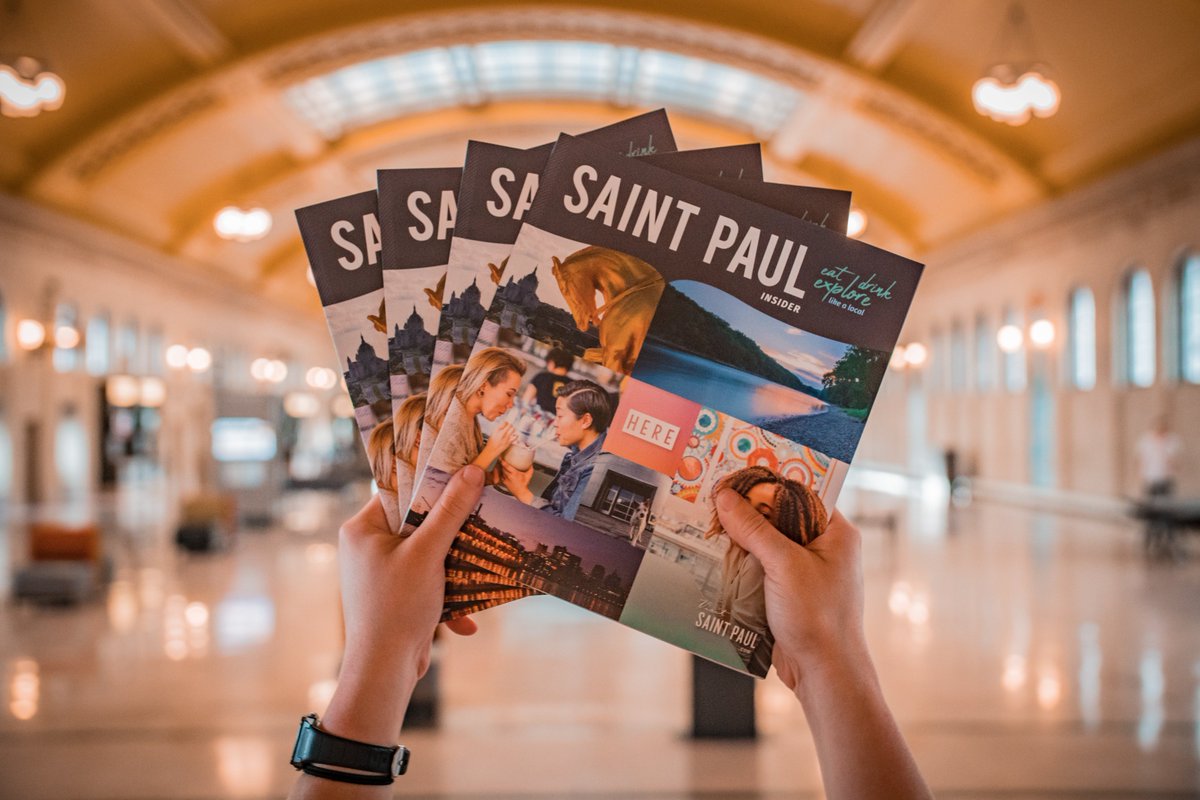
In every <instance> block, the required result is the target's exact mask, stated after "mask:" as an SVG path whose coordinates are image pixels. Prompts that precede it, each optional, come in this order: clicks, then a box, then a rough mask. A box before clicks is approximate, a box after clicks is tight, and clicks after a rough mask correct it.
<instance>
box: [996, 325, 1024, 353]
mask: <svg viewBox="0 0 1200 800" xmlns="http://www.w3.org/2000/svg"><path fill="white" fill-rule="evenodd" d="M1023 344H1025V334H1023V333H1022V332H1021V329H1020V328H1018V327H1017V326H1016V325H1002V326H1001V327H1000V330H998V331H996V345H997V346H998V347H999V348H1000V351H1001V352H1003V353H1008V354H1009V355H1012V354H1013V353H1015V352H1017V351H1018V350H1020V349H1021V346H1022V345H1023Z"/></svg>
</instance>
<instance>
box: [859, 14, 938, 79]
mask: <svg viewBox="0 0 1200 800" xmlns="http://www.w3.org/2000/svg"><path fill="white" fill-rule="evenodd" d="M927 3H928V0H877V2H876V3H875V5H874V6H873V7H872V8H871V12H870V13H869V14H867V18H866V19H865V20H863V24H862V25H860V26H859V28H858V31H857V32H856V33H855V34H854V38H853V39H851V40H850V44H848V45H846V53H845V55H846V58H847V59H849V60H850V61H851V62H852V63H854V64H855V65H857V66H859V67H861V68H863V69H865V70H867V71H869V72H881V71H882V70H883V69H884V67H886V66H887V65H888V64H889V63H891V60H892V59H893V58H894V57H895V56H896V53H897V52H899V50H900V48H901V47H902V46H903V45H904V42H905V41H906V40H907V39H908V34H909V33H910V32H911V31H912V27H913V25H914V24H915V23H916V21H917V19H918V18H919V17H920V16H921V10H922V9H923V7H924V6H925V5H926V4H927Z"/></svg>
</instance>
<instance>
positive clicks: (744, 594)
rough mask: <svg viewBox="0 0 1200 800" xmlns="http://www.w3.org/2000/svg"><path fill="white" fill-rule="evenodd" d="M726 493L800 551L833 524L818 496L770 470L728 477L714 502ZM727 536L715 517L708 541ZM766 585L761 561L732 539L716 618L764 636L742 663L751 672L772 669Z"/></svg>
mask: <svg viewBox="0 0 1200 800" xmlns="http://www.w3.org/2000/svg"><path fill="white" fill-rule="evenodd" d="M724 489H732V490H733V491H735V492H737V493H738V494H740V495H741V496H742V497H744V498H746V501H747V502H748V503H749V504H750V505H751V506H752V507H753V508H754V510H755V511H757V512H758V513H759V514H761V515H762V516H763V517H764V518H766V520H767V521H768V522H770V523H771V524H772V525H773V526H775V528H777V529H778V530H779V532H780V533H782V534H783V535H784V536H786V537H787V538H789V539H791V540H792V541H793V542H796V543H797V544H799V545H801V546H805V545H808V543H809V542H811V541H812V540H813V539H815V538H816V537H817V536H819V535H820V534H821V532H822V531H824V530H825V525H826V523H827V522H828V515H827V514H826V511H825V505H824V503H822V502H821V498H820V497H818V496H817V493H816V492H814V491H813V490H812V489H810V488H808V487H807V486H805V485H804V484H803V483H800V482H799V481H794V480H790V479H788V478H785V477H783V476H782V475H780V474H779V473H777V472H775V471H774V470H773V469H770V468H769V467H762V466H754V467H743V468H742V469H739V470H737V471H736V472H731V473H729V474H728V475H726V476H725V477H723V478H721V479H720V480H719V481H717V483H716V484H715V485H714V486H713V489H712V497H713V498H714V499H715V498H716V496H717V495H718V494H720V493H721V491H723V490H724ZM724 533H725V529H724V528H723V527H722V526H721V520H720V518H719V517H718V516H717V514H716V512H715V511H714V512H713V518H712V523H711V524H710V525H709V528H708V531H707V532H706V533H705V538H706V539H708V538H712V537H714V536H720V535H722V534H724ZM764 579H765V575H764V573H763V568H762V564H760V563H759V561H758V559H756V558H755V557H754V556H752V555H751V554H750V553H748V552H746V550H744V549H743V548H742V547H741V546H739V545H738V544H736V543H735V542H734V541H733V540H732V539H730V540H729V549H728V550H726V551H725V562H724V564H723V569H722V581H721V593H720V595H719V597H718V599H717V607H716V612H717V614H719V615H721V616H722V617H724V618H725V619H727V620H729V621H730V622H732V623H733V624H735V625H738V626H739V627H741V628H744V629H747V630H751V631H754V632H755V633H758V634H760V635H759V638H758V642H757V644H756V645H755V646H754V647H753V648H746V649H745V650H746V651H745V652H743V653H742V657H743V658H745V659H746V660H747V665H748V666H749V665H752V664H755V663H759V664H761V665H762V666H763V667H764V669H765V667H766V666H768V665H770V662H771V649H772V647H773V646H774V643H775V642H774V637H772V636H771V631H770V629H769V628H768V627H767V606H766V597H765V596H764V594H763V582H764ZM739 649H742V648H739Z"/></svg>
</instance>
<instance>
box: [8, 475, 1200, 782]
mask: <svg viewBox="0 0 1200 800" xmlns="http://www.w3.org/2000/svg"><path fill="white" fill-rule="evenodd" d="M845 505H846V506H848V507H850V508H855V507H857V510H858V513H859V515H860V518H861V519H864V520H868V521H871V520H879V519H880V518H882V517H883V516H884V515H885V513H891V512H895V513H896V514H897V521H898V526H897V530H896V532H894V533H889V532H888V531H887V529H886V528H885V527H883V526H880V525H878V524H875V523H874V522H870V524H865V525H864V531H865V537H866V548H865V557H866V580H867V616H868V620H867V624H868V634H869V637H870V641H871V645H872V648H873V651H874V653H875V657H876V660H877V662H878V666H879V670H880V672H881V675H882V678H883V682H884V685H885V689H886V692H887V695H888V697H889V699H890V701H891V703H892V705H893V708H894V709H895V711H896V714H897V717H898V718H899V720H900V722H901V725H902V727H903V728H904V731H905V733H906V734H907V736H908V738H909V741H910V743H911V744H912V747H913V750H914V751H915V753H916V756H917V760H918V762H919V763H920V764H921V765H922V767H923V769H924V771H925V773H926V775H927V777H928V779H929V781H930V783H931V784H932V785H933V787H934V788H935V790H937V792H938V794H939V795H940V796H942V797H964V798H967V797H969V798H991V797H995V798H1010V799H1011V798H1027V797H1028V798H1033V797H1054V798H1075V797H1081V798H1082V797H1105V798H1118V797H1131V798H1132V797H1157V798H1165V797H1194V796H1200V624H1198V620H1200V556H1198V557H1193V558H1191V559H1190V560H1187V561H1185V562H1184V563H1177V564H1171V563H1150V562H1147V561H1146V560H1145V559H1144V558H1143V556H1142V553H1141V550H1140V543H1139V539H1138V533H1137V530H1136V529H1135V528H1133V527H1131V526H1129V525H1126V524H1119V523H1112V522H1100V521H1089V520H1083V519H1067V518H1059V517H1052V516H1044V515H1036V514H1033V513H1031V512H1028V511H1022V510H1015V509H1006V508H1001V507H996V506H987V505H983V504H977V505H975V506H973V507H969V508H961V509H955V510H954V511H953V512H951V513H950V515H949V516H948V517H947V515H946V514H945V513H944V509H942V508H941V507H939V506H938V504H937V503H936V501H934V502H930V501H928V500H925V501H922V500H920V499H915V500H900V499H897V498H892V497H885V496H883V495H876V494H868V493H865V492H862V491H859V492H858V493H857V494H856V495H855V494H852V495H851V496H849V497H847V499H846V503H845ZM348 507H350V505H349V502H348V501H346V502H343V501H337V500H334V499H333V498H322V497H317V496H309V497H296V498H292V502H291V503H290V505H289V508H290V511H289V513H288V514H287V515H286V516H285V518H284V524H283V525H281V526H280V527H279V528H277V529H274V530H271V531H267V532H259V533H246V534H244V535H243V536H242V537H241V540H240V541H239V542H238V544H237V545H236V547H235V548H234V549H233V550H232V551H231V552H228V553H224V554H219V555H216V556H211V557H203V558H198V557H191V558H189V557H184V556H181V555H179V554H177V553H176V552H174V550H173V549H172V548H171V546H170V545H169V544H168V543H167V541H166V537H165V534H163V533H161V532H159V533H155V534H151V533H148V532H147V531H148V530H150V529H152V528H153V526H150V528H147V527H145V526H144V525H141V526H135V528H134V529H135V530H139V531H140V533H129V534H127V535H125V536H124V537H123V538H121V539H120V540H119V541H118V542H115V544H116V547H115V550H116V553H117V556H118V558H117V567H118V568H117V574H116V580H115V582H114V583H113V584H112V586H111V587H110V588H109V590H108V591H107V594H106V596H105V597H104V598H103V599H102V600H100V601H98V602H96V603H95V604H92V605H89V606H86V607H84V608H82V609H46V608H37V607H28V606H20V607H17V606H12V605H8V606H6V607H4V608H3V610H0V679H2V680H3V683H2V684H0V690H2V691H3V692H5V695H6V697H5V700H6V702H5V704H4V706H3V707H2V708H0V797H2V798H5V800H7V799H8V798H14V800H15V799H16V798H20V800H40V799H41V798H78V799H79V800H94V799H99V798H104V799H105V800H117V799H118V798H119V799H120V800H127V799H128V800H133V799H141V798H177V799H178V800H183V799H185V798H186V799H187V800H202V799H207V798H218V797H221V798H225V797H229V798H260V797H262V798H265V797H277V796H281V795H283V794H285V793H286V791H287V787H288V786H289V785H290V783H291V781H292V779H293V773H292V770H291V769H290V767H288V766H287V764H286V757H287V754H288V751H289V748H290V745H291V742H292V738H293V734H294V730H295V725H296V721H297V719H298V718H299V716H300V715H301V714H303V713H305V712H307V711H309V710H315V709H319V708H320V707H321V705H322V698H323V697H327V696H328V692H329V691H330V690H331V687H332V680H333V678H334V676H335V674H336V668H337V662H338V638H339V633H338V622H337V613H338V612H337V605H336V600H335V597H336V591H337V589H336V583H335V576H336V563H335V555H336V551H335V548H334V542H335V536H334V533H333V531H334V528H335V527H336V520H337V519H338V516H339V514H341V513H344V511H345V510H346V509H347V508H348ZM126 518H127V517H126ZM10 528H12V529H13V531H16V530H17V528H18V526H15V525H12V526H10ZM5 542H6V547H5V548H3V549H4V550H6V551H7V552H8V553H9V554H10V555H9V556H8V557H9V558H10V559H11V560H13V561H19V558H14V557H13V556H12V555H11V554H12V553H14V552H18V553H19V551H20V548H21V546H22V545H21V543H20V541H19V537H18V536H16V535H15V533H14V534H13V535H9V536H8V537H7V538H6V540H5ZM478 621H479V623H480V625H481V628H482V630H481V632H480V633H479V634H478V635H477V636H475V637H473V638H471V639H457V638H453V637H451V638H447V639H445V640H443V642H442V644H441V645H440V648H441V654H440V661H441V664H442V672H441V684H442V698H443V707H442V711H443V721H442V725H441V727H440V729H439V730H437V731H436V732H433V731H413V732H410V733H409V734H408V735H407V736H406V741H407V743H408V744H409V745H410V746H411V747H412V749H413V751H414V758H413V766H412V770H411V772H410V774H409V775H408V776H407V777H405V778H404V779H403V780H402V783H401V784H400V789H399V792H398V793H399V794H401V795H402V796H410V797H450V798H496V797H501V798H518V797H519V798H529V797H535V798H562V797H585V798H593V800H599V799H600V798H626V797H633V798H657V799H659V800H666V799H667V798H731V799H733V800H736V799H737V798H775V797H780V798H782V797H806V796H808V797H817V796H820V789H819V785H820V779H819V775H818V772H817V764H816V758H815V756H814V752H813V747H812V741H811V738H810V737H809V735H808V732H807V729H806V727H805V724H804V719H803V716H802V714H801V713H800V710H799V708H798V706H797V705H796V703H795V702H794V701H793V700H792V699H791V697H790V695H789V694H788V693H787V691H786V690H785V689H784V688H783V687H782V686H781V685H780V684H779V683H778V682H777V681H775V680H774V679H771V680H768V681H767V682H765V683H763V684H762V685H761V686H760V687H759V690H758V698H757V703H758V713H759V718H760V729H761V732H762V735H761V737H760V739H759V741H758V742H757V743H756V744H746V743H714V742H704V743H693V742H690V741H688V740H687V739H686V738H685V736H684V735H683V732H684V731H685V730H686V729H687V727H688V720H689V707H688V703H689V691H690V685H689V669H690V666H689V659H688V657H687V656H686V655H685V654H683V653H681V652H679V651H677V650H675V649H673V648H671V647H669V646H667V645H665V644H661V643H659V642H657V641H655V640H653V639H650V638H648V637H645V636H642V635H640V634H637V633H634V632H631V631H628V630H625V629H623V628H621V627H620V626H618V625H615V624H613V623H611V622H609V621H607V620H603V619H601V618H599V617H594V616H591V615H588V614H586V613H584V612H580V611H577V610H575V609H574V608H572V607H570V606H567V605H565V604H562V603H559V602H557V601H554V600H550V599H546V598H535V599H529V600H524V601H521V602H519V603H516V604H513V605H511V606H508V607H505V608H502V609H497V610H493V611H490V612H487V613H485V614H483V615H481V616H480V617H479V618H478Z"/></svg>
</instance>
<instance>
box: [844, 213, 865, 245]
mask: <svg viewBox="0 0 1200 800" xmlns="http://www.w3.org/2000/svg"><path fill="white" fill-rule="evenodd" d="M866 230H867V215H866V213H865V212H864V211H863V210H862V209H861V208H851V209H850V216H849V218H848V219H847V220H846V235H847V236H849V237H850V238H851V239H857V238H858V237H860V236H862V235H863V233H865V232H866Z"/></svg>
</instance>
